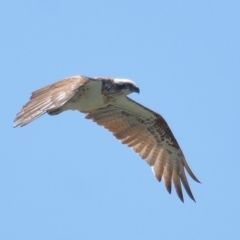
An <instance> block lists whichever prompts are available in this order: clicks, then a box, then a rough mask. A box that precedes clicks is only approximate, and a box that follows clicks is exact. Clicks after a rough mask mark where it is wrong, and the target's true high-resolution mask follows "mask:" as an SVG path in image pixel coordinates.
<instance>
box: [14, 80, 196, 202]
mask: <svg viewBox="0 0 240 240" xmlns="http://www.w3.org/2000/svg"><path fill="white" fill-rule="evenodd" d="M133 92H136V93H139V92H140V90H139V88H138V87H137V86H136V84H135V83H134V82H133V81H131V80H128V79H117V78H106V77H96V78H90V77H84V76H72V77H68V78H65V79H63V80H61V81H58V82H56V83H53V84H51V85H49V86H46V87H44V88H41V89H39V90H37V91H35V92H33V93H32V96H31V97H30V100H29V102H27V103H26V104H25V105H24V106H23V107H22V109H21V110H20V112H19V113H18V114H17V116H16V118H15V120H14V127H17V126H21V127H22V126H24V125H26V124H28V123H30V122H31V121H33V120H34V119H36V118H38V117H40V116H41V115H43V114H45V113H48V114H49V115H57V114H59V113H61V112H63V111H66V110H77V111H79V112H81V113H84V114H85V115H86V116H85V117H86V119H91V120H92V121H94V122H96V123H97V124H98V125H100V126H103V127H105V128H106V129H108V130H109V131H110V132H112V134H113V135H114V136H115V137H116V138H117V139H119V140H120V141H121V143H123V144H126V145H127V146H128V147H130V148H132V149H133V151H134V152H136V153H137V154H138V155H139V156H140V157H141V158H142V159H144V160H145V161H146V162H147V163H148V164H149V165H150V167H151V169H152V171H153V174H154V176H155V177H156V179H157V180H158V181H161V180H162V179H163V180H164V183H165V187H166V189H167V191H168V192H169V193H171V188H172V183H173V185H174V187H175V190H176V193H177V195H178V197H179V198H180V199H181V201H182V202H183V201H184V198H183V193H182V186H183V187H184V188H185V190H186V192H187V194H188V196H189V197H190V198H191V199H192V200H193V201H195V199H194V196H193V194H192V192H191V189H190V186H189V184H188V181H187V178H186V175H185V170H186V171H187V172H188V174H189V175H190V176H191V178H192V179H193V180H195V181H196V182H199V180H198V179H197V178H196V177H195V175H194V174H193V172H192V170H191V169H190V167H189V166H188V164H187V162H186V159H185V157H184V155H183V152H182V150H181V148H180V146H179V145H178V142H177V140H176V139H175V137H174V135H173V133H172V131H171V130H170V128H169V126H168V124H167V123H166V121H165V120H164V119H163V117H162V116H161V115H159V114H158V113H156V112H154V111H152V110H150V109H148V108H146V107H144V106H142V105H141V104H139V103H137V102H135V101H133V100H132V99H131V98H129V97H127V95H129V94H130V93H133ZM199 183H200V182H199Z"/></svg>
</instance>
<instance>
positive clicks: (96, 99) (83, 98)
mask: <svg viewBox="0 0 240 240" xmlns="http://www.w3.org/2000/svg"><path fill="white" fill-rule="evenodd" d="M101 86H102V83H101V81H94V80H91V81H89V82H88V83H87V84H86V85H85V86H83V87H82V88H81V89H80V90H79V92H78V94H77V96H76V97H75V99H74V98H73V99H72V100H73V101H69V102H68V103H66V105H65V106H64V110H69V109H71V110H78V111H80V112H87V111H90V110H93V109H97V108H100V107H103V106H104V105H105V104H104V99H103V95H102V93H101ZM84 90H85V91H84Z"/></svg>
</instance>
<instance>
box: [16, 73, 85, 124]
mask: <svg viewBox="0 0 240 240" xmlns="http://www.w3.org/2000/svg"><path fill="white" fill-rule="evenodd" d="M88 81H89V78H87V77H80V76H73V77H69V78H65V79H63V80H61V81H58V82H56V83H54V84H51V85H49V86H46V87H44V88H41V89H39V90H37V91H35V92H33V93H32V96H31V97H30V101H29V102H28V103H27V104H25V105H24V106H23V107H22V109H21V110H20V112H19V113H18V114H17V116H16V118H15V120H14V127H17V126H21V127H22V126H25V125H26V124H28V123H30V122H31V121H33V120H34V119H36V118H38V117H40V116H41V115H43V114H44V113H46V112H49V113H51V112H53V111H54V110H57V109H59V108H60V107H62V106H63V105H64V104H65V103H66V102H67V101H69V100H70V99H71V98H73V97H74V96H75V94H76V92H77V91H78V90H79V88H80V87H82V86H83V85H85V84H86V83H87V82H88Z"/></svg>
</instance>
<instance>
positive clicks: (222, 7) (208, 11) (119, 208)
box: [0, 0, 240, 240]
mask: <svg viewBox="0 0 240 240" xmlns="http://www.w3.org/2000/svg"><path fill="white" fill-rule="evenodd" d="M239 13H240V3H239V1H157V0H155V1H153V0H152V1H151V0H150V1H137V0H135V1H127V0H121V1H110V0H109V1H82V0H80V1H63V0H62V1H55V0H53V1H46V0H41V1H40V0H38V1H37V0H36V1H16V0H15V1H2V2H1V3H0V29H1V31H0V39H1V40H0V42H1V44H0V55H1V57H0V69H1V88H0V98H1V101H0V107H1V140H0V142H1V151H0V152H1V153H0V156H1V160H0V164H1V165H0V239H2V240H8V239H24V240H33V239H34V240H35V239H36V240H38V239H39V240H42V239H44V240H48V239H57V240H62V239H63V240H64V239H114V240H118V239H139V240H146V239H149V240H152V239H153V240H155V239H167V240H168V239H170V240H171V239H195V240H198V239H199V240H200V239H201V240H202V239H239V238H240V210H239V204H240V186H239V183H240V154H239V150H240V141H239V136H240V126H239V125H240V113H239V112H240V108H239V105H240V104H239V103H240V44H239V43H240V28H239V26H240V14H239ZM76 74H80V75H86V76H92V77H94V76H109V77H119V78H121V77H122V78H129V79H132V80H134V81H135V82H136V83H137V85H138V86H139V88H140V89H141V93H140V94H139V95H137V94H132V95H131V97H132V98H133V99H135V100H136V101H138V102H140V103H141V104H143V105H145V106H147V107H148V108H151V109H153V110H155V111H156V112H158V113H160V114H161V115H162V116H163V117H164V118H165V119H166V120H167V122H168V123H169V125H170V127H171V129H172V131H173V133H174V135H175V137H176V138H177V140H178V142H179V144H180V146H181V147H182V150H183V152H184V154H185V156H186V159H187V161H188V163H189V165H190V167H191V168H192V170H193V171H194V173H195V174H196V176H197V177H198V178H199V180H200V181H201V182H202V184H198V183H195V182H194V181H192V180H191V179H190V178H188V179H189V183H190V186H191V189H192V191H193V194H194V196H195V198H196V203H194V202H193V201H191V199H190V198H188V196H187V195H186V193H185V192H184V197H185V203H184V204H183V203H182V202H181V201H180V200H179V199H178V197H177V195H176V193H175V191H173V192H172V194H171V195H169V194H168V193H167V191H166V190H165V187H164V185H163V183H162V182H161V183H158V182H157V181H156V180H155V178H154V177H153V174H152V172H151V169H150V168H149V167H148V165H147V164H146V163H145V162H144V161H142V160H141V159H140V158H139V157H138V156H137V155H136V154H135V153H134V152H133V151H132V150H131V149H129V148H127V147H126V146H123V145H121V144H120V143H119V142H118V141H117V140H115V139H114V137H113V136H112V135H111V134H110V133H109V132H107V131H106V130H105V129H104V128H101V127H99V126H97V125H95V124H94V123H93V122H91V121H87V120H85V119H84V116H83V115H81V114H79V113H77V112H70V111H69V112H65V113H64V114H61V115H58V116H56V117H50V116H47V115H46V116H45V115H44V116H43V117H41V118H39V119H37V120H36V121H34V122H32V123H31V124H29V125H27V126H26V127H24V128H16V129H13V128H12V124H13V119H14V118H15V115H16V113H17V112H18V111H19V110H20V108H21V107H22V105H23V104H25V103H26V102H27V101H28V99H29V97H30V94H31V92H32V91H34V90H36V89H38V88H40V87H43V86H45V85H47V84H50V83H53V82H55V81H58V80H60V79H62V78H64V77H67V76H71V75H76Z"/></svg>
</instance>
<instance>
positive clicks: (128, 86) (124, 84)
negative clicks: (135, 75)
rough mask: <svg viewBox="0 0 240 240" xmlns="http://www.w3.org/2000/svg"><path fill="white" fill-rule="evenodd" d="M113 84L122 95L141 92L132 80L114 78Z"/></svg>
mask: <svg viewBox="0 0 240 240" xmlns="http://www.w3.org/2000/svg"><path fill="white" fill-rule="evenodd" d="M113 82H114V83H115V84H116V86H117V89H118V91H121V92H122V93H123V92H125V93H126V94H129V93H132V92H137V93H139V92H140V90H139V88H138V87H137V86H136V84H135V82H133V81H132V80H129V79H125V78H114V79H113Z"/></svg>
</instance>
